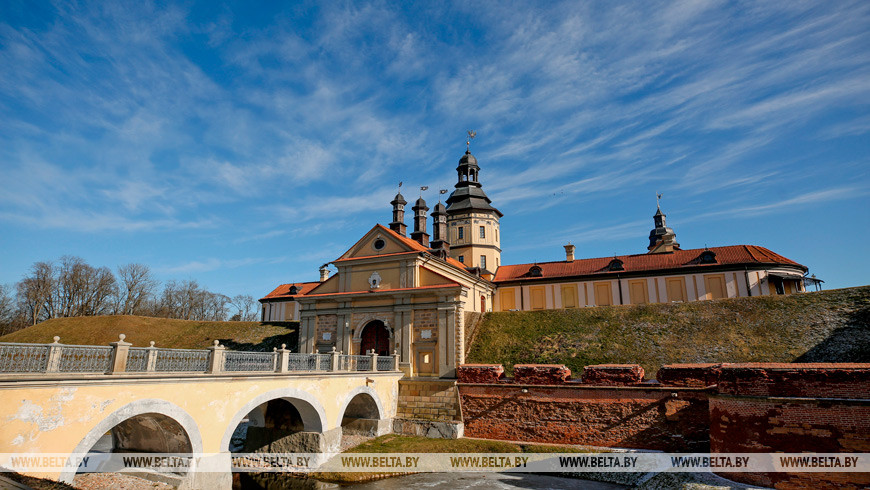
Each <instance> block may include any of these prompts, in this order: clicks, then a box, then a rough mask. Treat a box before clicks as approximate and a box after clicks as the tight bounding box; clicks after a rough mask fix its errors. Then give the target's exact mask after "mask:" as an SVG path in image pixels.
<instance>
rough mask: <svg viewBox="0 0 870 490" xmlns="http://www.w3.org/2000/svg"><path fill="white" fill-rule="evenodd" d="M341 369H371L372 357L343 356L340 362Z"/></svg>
mask: <svg viewBox="0 0 870 490" xmlns="http://www.w3.org/2000/svg"><path fill="white" fill-rule="evenodd" d="M338 365H339V369H340V370H342V371H371V370H372V357H371V356H353V355H349V356H344V355H343V356H341V357H340V361H339V363H338Z"/></svg>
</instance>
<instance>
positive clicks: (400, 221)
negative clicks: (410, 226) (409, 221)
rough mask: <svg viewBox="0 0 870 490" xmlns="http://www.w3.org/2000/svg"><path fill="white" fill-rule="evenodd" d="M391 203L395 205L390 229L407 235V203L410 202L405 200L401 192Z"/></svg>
mask: <svg viewBox="0 0 870 490" xmlns="http://www.w3.org/2000/svg"><path fill="white" fill-rule="evenodd" d="M390 204H392V205H393V222H392V223H390V229H391V230H393V231H395V232H396V233H398V234H399V235H402V236H405V232H406V230H405V204H408V202H407V201H405V198H404V197H402V193H401V192H400V193H398V194H396V197H395V198H394V199H393V200H392V201H390Z"/></svg>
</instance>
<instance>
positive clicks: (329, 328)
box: [314, 315, 338, 344]
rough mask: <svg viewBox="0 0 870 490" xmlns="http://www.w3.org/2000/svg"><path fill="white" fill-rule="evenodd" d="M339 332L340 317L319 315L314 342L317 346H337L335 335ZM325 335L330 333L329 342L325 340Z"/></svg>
mask: <svg viewBox="0 0 870 490" xmlns="http://www.w3.org/2000/svg"><path fill="white" fill-rule="evenodd" d="M337 331H338V316H336V315H317V321H316V323H315V331H314V342H315V343H316V344H335V335H336V332H337ZM324 333H329V340H323V334H324Z"/></svg>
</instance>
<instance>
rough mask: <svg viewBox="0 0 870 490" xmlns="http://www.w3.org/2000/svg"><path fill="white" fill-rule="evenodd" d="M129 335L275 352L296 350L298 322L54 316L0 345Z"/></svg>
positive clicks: (142, 341)
mask: <svg viewBox="0 0 870 490" xmlns="http://www.w3.org/2000/svg"><path fill="white" fill-rule="evenodd" d="M122 333H123V334H125V335H126V336H127V338H126V341H127V342H131V343H132V344H133V345H134V346H135V347H147V346H148V342H149V341H151V340H153V341H154V343H155V345H156V346H157V347H167V348H179V349H182V348H183V349H202V348H205V347H209V346H211V345H212V344H213V343H214V341H215V340H219V341H220V342H221V344H223V345H224V346H226V347H227V348H229V349H234V350H251V351H271V350H272V348H273V347H279V348H280V347H281V344H287V346H288V348H293V349H295V348H296V345H297V335H298V323H296V322H286V323H285V322H282V323H260V322H200V321H194V320H174V319H169V318H152V317H142V316H128V315H113V316H94V317H77V318H53V319H51V320H47V321H44V322H42V323H39V324H37V325H34V326H32V327H27V328H25V329H23V330H19V331H17V332H13V333H11V334H8V335H4V336H2V337H0V342H25V343H50V342H52V338H53V337H54V336H55V335H57V336H59V337H60V342H61V343H63V344H75V345H108V344H109V342H115V341H117V340H118V334H122Z"/></svg>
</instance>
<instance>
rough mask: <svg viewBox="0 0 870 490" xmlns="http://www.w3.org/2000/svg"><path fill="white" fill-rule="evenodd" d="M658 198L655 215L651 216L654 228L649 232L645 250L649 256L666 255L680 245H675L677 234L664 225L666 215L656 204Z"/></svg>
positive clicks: (658, 196) (658, 197)
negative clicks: (647, 244)
mask: <svg viewBox="0 0 870 490" xmlns="http://www.w3.org/2000/svg"><path fill="white" fill-rule="evenodd" d="M660 198H661V194H659V195H657V199H656V201H657V202H656V214H654V215H653V223H654V224H655V228H653V229H652V231H650V232H649V246H648V247H647V250H649V253H651V254H657V253H668V252H673V251H674V250H679V249H680V244H679V243H677V234H676V233H674V230H672V229H671V228H669V227H668V226H667V225H666V224H665V218H666V217H667V215H666V214H665V213H663V212H662V207H661V204H659V203H658V199H660Z"/></svg>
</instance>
